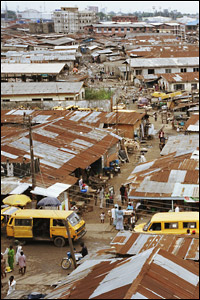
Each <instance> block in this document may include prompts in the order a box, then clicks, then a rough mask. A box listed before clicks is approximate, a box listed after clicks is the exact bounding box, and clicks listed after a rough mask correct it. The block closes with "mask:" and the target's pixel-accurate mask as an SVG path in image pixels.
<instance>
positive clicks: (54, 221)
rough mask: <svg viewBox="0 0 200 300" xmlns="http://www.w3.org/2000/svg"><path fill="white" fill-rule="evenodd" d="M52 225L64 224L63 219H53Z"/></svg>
mask: <svg viewBox="0 0 200 300" xmlns="http://www.w3.org/2000/svg"><path fill="white" fill-rule="evenodd" d="M53 226H65V224H64V222H63V220H60V219H53Z"/></svg>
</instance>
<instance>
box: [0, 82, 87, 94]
mask: <svg viewBox="0 0 200 300" xmlns="http://www.w3.org/2000/svg"><path fill="white" fill-rule="evenodd" d="M82 86H83V82H12V83H11V82H2V83H1V95H25V94H29V95H36V94H75V93H79V92H80V90H81V88H82Z"/></svg>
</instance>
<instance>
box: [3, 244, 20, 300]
mask: <svg viewBox="0 0 200 300" xmlns="http://www.w3.org/2000/svg"><path fill="white" fill-rule="evenodd" d="M4 255H7V256H8V260H7V262H8V267H6V259H5V258H4ZM15 261H16V265H18V266H19V274H22V275H24V274H25V273H26V256H25V255H24V252H23V250H22V246H20V245H18V246H17V251H16V254H15V251H14V249H13V246H12V245H10V247H9V248H7V249H6V250H5V252H4V253H1V279H3V278H5V277H6V273H7V272H12V271H14V262H15ZM15 286H16V281H15V280H14V276H13V275H12V276H10V277H9V280H8V293H7V295H10V294H11V292H13V291H14V290H15ZM1 287H2V282H1Z"/></svg>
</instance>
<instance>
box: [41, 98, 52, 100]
mask: <svg viewBox="0 0 200 300" xmlns="http://www.w3.org/2000/svg"><path fill="white" fill-rule="evenodd" d="M52 100H53V98H43V101H52Z"/></svg>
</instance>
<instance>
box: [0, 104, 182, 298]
mask: <svg viewBox="0 0 200 300" xmlns="http://www.w3.org/2000/svg"><path fill="white" fill-rule="evenodd" d="M129 109H136V110H137V108H136V105H135V104H130V105H129ZM138 111H140V112H143V111H144V110H143V109H139V110H138ZM152 113H153V111H150V112H149V114H152ZM150 122H152V123H153V124H154V126H155V130H157V131H158V130H159V129H160V128H161V127H162V126H163V124H162V123H161V117H160V115H158V120H157V121H156V122H155V121H154V118H153V117H150ZM164 132H165V135H166V136H168V137H169V136H170V135H176V134H177V132H176V131H174V130H172V128H171V124H169V125H165V127H164ZM144 147H145V148H147V150H148V152H147V153H146V154H145V157H146V159H147V161H148V160H152V159H155V158H158V157H160V150H159V139H158V135H156V136H155V138H154V139H152V140H149V141H147V143H146V144H145V145H144ZM129 159H130V162H129V163H124V164H122V165H121V173H120V174H118V175H116V176H114V178H112V179H110V180H109V185H111V186H113V187H114V191H115V198H114V202H115V203H118V204H121V202H120V196H119V188H120V186H121V184H122V183H124V182H125V181H126V179H127V177H128V176H129V175H130V173H131V172H132V171H133V169H134V168H135V166H136V165H137V164H138V161H139V152H138V153H135V154H132V155H130V156H129ZM103 210H104V211H105V213H106V220H105V224H100V213H101V211H102V210H101V209H100V208H99V203H98V205H97V206H94V210H93V211H92V212H87V213H84V215H83V218H84V220H85V221H86V228H87V233H86V235H85V236H84V238H83V240H84V242H85V244H86V246H87V247H88V250H89V252H90V253H92V252H96V251H97V250H99V249H102V248H105V247H109V243H110V241H111V240H112V239H113V238H114V236H115V235H116V233H117V231H116V230H115V229H114V228H113V227H112V226H110V225H109V218H108V216H107V211H108V208H103ZM10 244H11V241H10V240H8V239H7V238H6V235H5V233H4V234H3V235H2V238H1V249H2V252H4V251H5V249H6V248H7V247H8V246H9V245H10ZM74 247H75V248H76V249H77V250H79V249H80V245H79V242H75V243H74ZM23 250H24V253H25V255H26V256H27V273H26V274H25V275H24V276H22V275H19V274H18V266H15V270H14V271H13V272H12V273H9V274H7V278H4V279H3V280H2V283H3V288H2V290H1V297H2V298H4V297H5V296H6V293H7V290H8V284H7V281H8V278H9V276H10V275H11V274H12V275H14V276H15V279H16V281H17V285H16V290H25V291H27V292H28V291H29V292H30V291H38V292H41V293H45V292H46V293H48V292H49V291H50V290H51V289H52V287H51V286H50V285H51V284H50V283H49V282H48V278H52V276H53V279H52V280H53V282H57V281H59V280H60V279H62V278H65V277H66V276H67V275H68V274H69V272H70V271H65V270H62V268H61V266H60V262H61V259H62V258H63V257H64V256H66V252H67V251H68V250H69V246H65V247H63V248H57V247H55V246H54V245H53V243H51V242H29V243H27V244H26V245H24V246H23ZM5 258H6V257H5ZM50 275H51V276H50ZM34 276H35V277H37V280H38V281H36V280H35V279H34V278H35V277H34ZM44 278H45V279H44ZM52 280H51V282H52Z"/></svg>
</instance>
